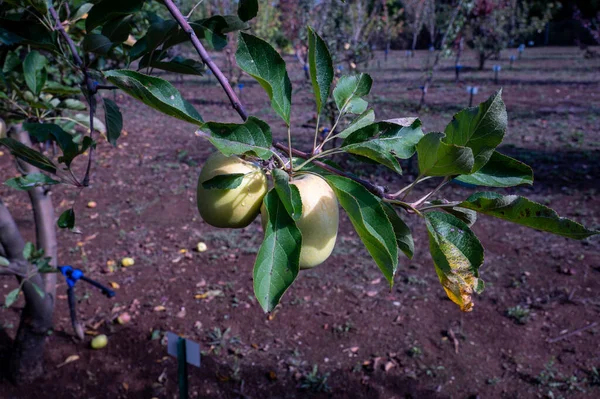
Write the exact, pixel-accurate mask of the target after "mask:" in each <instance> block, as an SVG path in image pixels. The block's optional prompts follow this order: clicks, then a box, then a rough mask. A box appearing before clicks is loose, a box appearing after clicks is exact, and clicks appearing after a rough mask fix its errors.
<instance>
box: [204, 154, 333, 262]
mask: <svg viewBox="0 0 600 399" xmlns="http://www.w3.org/2000/svg"><path fill="white" fill-rule="evenodd" d="M236 173H242V174H244V175H245V176H244V178H243V180H242V183H241V184H240V185H239V186H238V187H236V188H234V189H206V188H204V187H203V186H202V183H204V182H206V181H208V180H210V179H212V178H213V177H215V176H219V175H227V174H236ZM290 184H293V185H295V186H296V187H297V188H298V191H299V192H300V199H301V200H302V216H301V217H300V220H298V221H297V222H296V226H297V227H298V229H299V230H300V232H301V233H302V248H301V250H300V268H301V269H310V268H313V267H315V266H317V265H320V264H321V263H323V262H324V261H325V260H326V259H327V258H328V257H329V255H331V252H332V251H333V247H334V246H335V241H336V238H337V232H338V224H339V210H338V201H337V198H336V197H335V193H334V192H333V190H332V189H331V187H329V184H327V182H326V181H325V180H324V179H323V178H321V177H319V176H316V175H312V174H305V175H301V176H298V177H296V178H294V180H293V181H291V183H290ZM267 191H268V183H267V176H266V175H265V173H264V172H263V171H262V170H261V169H260V168H259V167H258V166H256V165H254V164H253V163H250V162H247V161H245V160H243V159H241V158H239V157H237V156H231V157H226V156H225V155H223V154H221V153H220V152H216V153H214V154H212V155H211V156H210V157H209V158H208V160H207V161H206V163H205V164H204V166H203V167H202V171H201V172H200V177H199V179H198V197H197V200H198V210H199V211H200V216H202V219H204V221H205V222H206V223H208V224H210V225H212V226H215V227H222V228H242V227H246V226H248V225H249V224H250V223H252V221H253V220H254V219H256V217H257V216H258V213H259V212H260V213H262V224H263V228H265V227H266V222H267V218H266V211H265V209H264V205H262V202H263V198H264V196H265V195H266V194H267ZM261 205H262V206H261Z"/></svg>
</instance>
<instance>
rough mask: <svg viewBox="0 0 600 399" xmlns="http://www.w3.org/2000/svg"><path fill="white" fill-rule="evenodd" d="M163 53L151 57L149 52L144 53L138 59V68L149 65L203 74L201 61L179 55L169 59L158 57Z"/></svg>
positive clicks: (185, 73) (156, 67)
mask: <svg viewBox="0 0 600 399" xmlns="http://www.w3.org/2000/svg"><path fill="white" fill-rule="evenodd" d="M164 55H166V54H153V56H152V58H151V57H150V55H149V54H148V55H145V56H144V57H143V58H142V59H141V60H140V63H139V69H144V68H146V67H151V68H155V69H162V70H163V71H168V72H173V73H181V74H184V75H196V76H201V75H202V74H204V70H205V67H204V64H203V63H202V62H198V61H196V60H194V59H191V58H183V57H181V56H176V57H173V58H172V59H171V60H170V61H161V60H160V58H159V57H161V56H164Z"/></svg>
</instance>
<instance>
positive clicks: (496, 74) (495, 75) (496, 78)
mask: <svg viewBox="0 0 600 399" xmlns="http://www.w3.org/2000/svg"><path fill="white" fill-rule="evenodd" d="M501 70H502V67H501V66H500V65H494V83H495V84H498V74H499V73H500V71H501Z"/></svg>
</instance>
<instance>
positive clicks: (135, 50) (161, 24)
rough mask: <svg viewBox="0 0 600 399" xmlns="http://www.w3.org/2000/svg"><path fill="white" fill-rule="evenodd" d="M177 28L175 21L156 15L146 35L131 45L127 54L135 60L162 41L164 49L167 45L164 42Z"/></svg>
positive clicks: (155, 47)
mask: <svg viewBox="0 0 600 399" xmlns="http://www.w3.org/2000/svg"><path fill="white" fill-rule="evenodd" d="M177 29H178V25H177V22H175V21H173V20H164V19H162V18H159V17H156V20H155V21H154V22H152V24H151V25H150V27H149V28H148V31H147V32H146V35H144V36H143V37H142V38H140V40H138V41H137V42H136V43H135V44H134V45H133V47H132V48H131V50H130V51H129V56H130V57H131V59H133V60H135V59H137V58H139V57H140V56H142V55H144V54H149V53H152V52H154V51H155V50H156V49H157V47H158V46H160V45H161V44H163V43H165V47H163V49H162V50H166V48H167V47H169V46H168V45H167V44H166V43H167V42H168V41H169V40H170V39H171V38H172V37H173V35H175V34H176V33H177ZM186 39H188V40H189V36H187V35H186Z"/></svg>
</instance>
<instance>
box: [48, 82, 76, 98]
mask: <svg viewBox="0 0 600 399" xmlns="http://www.w3.org/2000/svg"><path fill="white" fill-rule="evenodd" d="M42 91H43V92H44V93H49V94H58V95H71V94H80V93H81V90H80V89H79V87H72V86H66V85H63V84H60V83H58V82H55V81H53V80H51V81H49V82H46V85H45V86H44V88H43V89H42Z"/></svg>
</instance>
